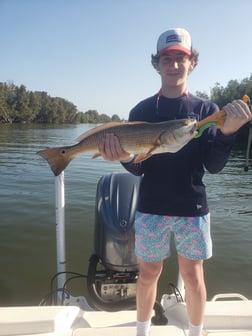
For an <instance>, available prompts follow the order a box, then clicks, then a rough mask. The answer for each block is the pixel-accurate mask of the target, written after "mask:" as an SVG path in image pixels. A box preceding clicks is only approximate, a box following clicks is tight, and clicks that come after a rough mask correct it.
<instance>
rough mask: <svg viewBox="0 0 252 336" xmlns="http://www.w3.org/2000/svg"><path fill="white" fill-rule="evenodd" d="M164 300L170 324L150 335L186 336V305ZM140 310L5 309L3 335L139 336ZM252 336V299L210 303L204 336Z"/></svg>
mask: <svg viewBox="0 0 252 336" xmlns="http://www.w3.org/2000/svg"><path fill="white" fill-rule="evenodd" d="M168 297H169V296H167V297H166V296H164V297H163V305H164V308H165V312H166V316H167V317H168V325H166V326H151V331H150V336H168V335H169V336H186V335H188V329H187V315H186V307H185V304H184V303H174V302H171V301H172V300H170V299H168ZM166 300H167V302H166ZM135 319H136V311H120V312H103V311H83V310H81V309H80V308H78V307H75V306H52V307H51V306H40V307H2V308H0V336H14V335H15V336H21V335H22V336H135V334H136V329H135ZM228 335H229V336H252V300H246V301H243V300H242V301H237V300H234V301H209V302H207V307H206V314H205V321H204V330H203V333H202V336H228Z"/></svg>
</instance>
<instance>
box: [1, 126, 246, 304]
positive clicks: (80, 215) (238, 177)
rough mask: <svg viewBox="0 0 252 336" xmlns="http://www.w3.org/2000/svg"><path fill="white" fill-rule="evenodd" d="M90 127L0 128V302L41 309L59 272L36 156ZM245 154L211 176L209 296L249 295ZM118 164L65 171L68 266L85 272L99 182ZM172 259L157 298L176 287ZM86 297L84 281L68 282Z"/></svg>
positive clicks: (49, 190) (45, 181) (48, 197)
mask: <svg viewBox="0 0 252 336" xmlns="http://www.w3.org/2000/svg"><path fill="white" fill-rule="evenodd" d="M91 127H93V125H56V126H55V125H49V126H48V125H26V124H24V125H0V143H1V148H0V172H1V182H0V201H1V202H0V204H1V221H0V267H1V276H0V305H14V304H26V305H27V304H38V303H39V302H40V300H41V298H42V296H44V295H45V294H46V293H47V292H48V291H49V284H50V279H51V277H52V276H53V275H54V274H55V272H56V262H55V258H56V257H55V251H56V247H55V209H54V197H55V196H54V176H53V174H52V172H51V170H50V168H49V166H48V164H47V162H46V161H44V160H43V159H42V158H41V157H39V156H38V155H36V152H37V151H38V150H40V149H42V148H44V147H47V146H64V145H70V144H74V143H75V139H76V138H77V137H78V136H79V135H80V134H82V133H83V132H85V131H86V130H87V129H89V128H91ZM244 160H245V149H244V151H236V152H234V153H233V154H232V156H231V158H230V160H229V162H228V164H227V166H226V168H225V169H224V170H223V171H222V172H221V173H220V174H217V175H210V174H206V176H205V183H206V185H207V187H208V195H209V204H210V208H211V218H212V235H213V244H214V256H213V258H212V259H211V260H209V261H207V262H206V264H205V268H206V282H207V288H208V293H209V297H211V296H212V295H213V294H215V293H216V292H228V291H231V292H241V293H242V294H244V295H246V296H247V297H249V298H252V292H251V283H252V267H251V265H252V254H251V245H252V225H251V214H252V209H251V204H252V192H251V182H252V173H251V171H252V168H251V169H250V170H249V171H248V172H244V169H243V167H244V162H245V161H244ZM120 171H124V170H123V168H122V167H121V166H120V164H119V163H108V162H105V161H104V160H102V159H96V160H92V159H91V155H89V154H87V155H83V156H80V157H78V158H76V159H74V160H73V162H71V163H70V165H69V166H68V167H67V169H66V171H65V194H66V239H67V241H66V248H67V269H68V270H71V271H76V272H80V273H82V274H86V273H87V265H88V258H89V256H90V255H91V253H92V252H93V242H92V240H93V223H94V204H95V194H96V185H97V182H98V180H99V178H100V177H101V176H102V175H104V174H106V173H111V172H120ZM176 271H177V264H176V258H175V256H173V257H172V258H171V259H169V260H167V261H166V262H165V268H164V271H163V274H162V277H161V280H160V286H159V287H160V288H159V294H162V293H163V292H164V291H166V290H167V288H168V283H169V282H171V281H173V282H176ZM70 290H71V291H73V295H82V294H85V295H86V287H85V280H76V281H75V282H73V283H72V284H71V288H70Z"/></svg>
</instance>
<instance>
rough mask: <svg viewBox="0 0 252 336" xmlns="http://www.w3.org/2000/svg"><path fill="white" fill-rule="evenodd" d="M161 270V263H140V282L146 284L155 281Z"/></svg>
mask: <svg viewBox="0 0 252 336" xmlns="http://www.w3.org/2000/svg"><path fill="white" fill-rule="evenodd" d="M161 272H162V263H161V262H157V263H146V262H141V263H140V270H139V281H140V282H141V283H142V284H148V283H149V282H151V283H152V282H155V281H157V280H158V279H159V276H160V274H161Z"/></svg>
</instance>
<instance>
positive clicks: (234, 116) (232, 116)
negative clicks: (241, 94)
mask: <svg viewBox="0 0 252 336" xmlns="http://www.w3.org/2000/svg"><path fill="white" fill-rule="evenodd" d="M223 110H224V111H225V112H226V113H227V115H226V120H225V122H224V125H223V126H222V128H221V132H222V133H223V134H224V135H231V134H233V133H235V132H237V131H238V129H239V128H241V127H242V126H243V125H244V124H246V123H247V122H248V121H250V120H251V118H252V114H251V111H250V109H249V106H248V104H247V103H245V102H244V101H242V100H240V99H237V100H234V101H232V103H229V104H227V105H225V106H224V107H223Z"/></svg>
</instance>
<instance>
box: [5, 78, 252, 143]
mask: <svg viewBox="0 0 252 336" xmlns="http://www.w3.org/2000/svg"><path fill="white" fill-rule="evenodd" d="M244 94H247V95H248V96H249V97H252V74H251V75H250V77H247V78H244V79H242V80H241V81H238V80H230V81H229V82H228V84H227V86H226V87H224V86H221V85H220V83H218V82H217V83H216V84H215V86H214V87H213V88H211V90H210V96H208V94H207V93H205V92H201V91H197V92H196V95H198V96H200V97H202V98H205V99H210V100H212V101H213V102H215V103H216V104H217V105H218V106H220V107H223V106H224V105H226V104H227V103H229V102H232V100H234V99H239V98H242V97H243V95H244ZM109 121H121V120H120V118H119V116H118V115H113V116H112V117H109V116H108V115H106V114H99V113H98V112H97V111H96V110H89V111H86V112H80V111H78V110H77V107H76V106H75V105H74V104H73V103H71V102H69V101H67V100H66V99H63V98H60V97H50V96H49V95H48V94H47V92H43V91H42V92H40V91H35V92H32V91H28V90H27V89H26V87H25V86H24V85H20V86H16V85H14V84H13V83H2V82H0V123H24V122H26V123H49V124H55V123H58V124H69V123H106V122H109ZM249 126H250V125H249V124H246V125H245V126H244V127H243V128H242V129H241V130H240V131H239V133H238V136H239V137H240V139H245V138H246V139H247V133H248V128H249Z"/></svg>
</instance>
